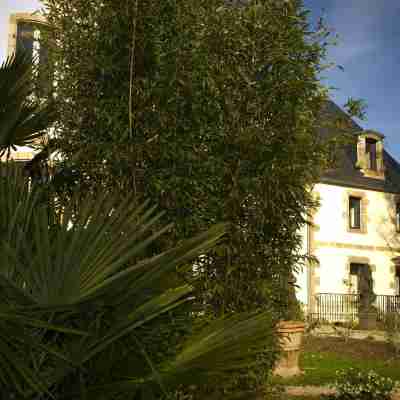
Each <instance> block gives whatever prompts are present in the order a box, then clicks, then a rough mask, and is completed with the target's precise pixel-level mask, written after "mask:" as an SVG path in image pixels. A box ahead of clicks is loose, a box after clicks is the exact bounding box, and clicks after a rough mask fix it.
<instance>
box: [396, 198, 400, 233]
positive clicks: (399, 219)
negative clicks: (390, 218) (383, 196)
mask: <svg viewBox="0 0 400 400" xmlns="http://www.w3.org/2000/svg"><path fill="white" fill-rule="evenodd" d="M396 230H397V231H398V232H400V204H399V203H397V204H396Z"/></svg>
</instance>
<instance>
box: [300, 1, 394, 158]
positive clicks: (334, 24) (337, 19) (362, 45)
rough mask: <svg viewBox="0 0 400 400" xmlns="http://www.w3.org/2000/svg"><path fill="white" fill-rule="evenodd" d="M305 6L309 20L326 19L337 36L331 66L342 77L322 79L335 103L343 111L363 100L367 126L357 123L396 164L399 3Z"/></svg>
mask: <svg viewBox="0 0 400 400" xmlns="http://www.w3.org/2000/svg"><path fill="white" fill-rule="evenodd" d="M304 5H305V7H306V8H307V9H309V10H311V16H312V19H313V20H314V19H316V18H317V17H319V16H321V15H324V16H325V21H326V23H327V25H328V27H330V28H331V29H332V30H334V32H335V33H337V34H338V35H339V44H338V46H335V47H332V48H331V50H330V51H329V60H330V61H334V62H336V63H337V64H339V65H342V66H343V67H344V72H342V71H340V70H339V69H337V68H336V69H335V70H331V71H330V72H327V73H326V74H325V75H326V77H327V80H326V83H327V84H329V85H330V86H334V87H336V88H338V89H339V90H336V91H333V92H332V98H333V100H335V101H336V103H337V104H339V105H340V106H343V104H344V103H345V102H346V100H347V98H348V97H353V98H362V99H364V100H365V101H366V103H367V106H368V108H367V120H366V121H357V122H359V123H360V125H361V126H362V127H363V128H368V129H374V130H377V131H379V132H381V133H383V134H384V135H385V136H386V142H385V146H386V148H387V149H388V150H389V152H390V153H391V154H392V155H393V156H395V157H396V158H397V159H398V160H400V135H399V132H398V130H399V128H400V112H399V111H400V104H399V103H400V76H399V67H400V47H399V43H400V24H399V22H398V21H399V17H400V1H399V0H304ZM323 9H324V11H323Z"/></svg>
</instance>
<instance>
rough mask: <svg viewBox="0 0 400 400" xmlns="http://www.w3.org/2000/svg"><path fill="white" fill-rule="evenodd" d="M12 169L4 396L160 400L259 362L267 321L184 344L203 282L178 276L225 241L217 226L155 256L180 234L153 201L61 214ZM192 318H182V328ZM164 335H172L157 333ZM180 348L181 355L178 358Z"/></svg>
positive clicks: (2, 225) (5, 213)
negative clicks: (181, 333)
mask: <svg viewBox="0 0 400 400" xmlns="http://www.w3.org/2000/svg"><path fill="white" fill-rule="evenodd" d="M12 170H13V166H12V165H11V166H8V167H7V172H8V173H7V174H5V176H3V177H1V178H0V207H1V210H2V213H1V219H0V253H1V254H2V257H1V261H0V293H1V297H2V301H1V304H0V391H1V393H7V394H9V395H11V394H12V393H14V395H15V396H16V397H17V398H28V399H47V398H56V399H58V398H60V399H71V400H72V399H104V400H106V399H107V400H110V399H120V398H121V399H122V398H123V399H130V398H131V399H137V398H142V399H151V398H161V397H162V396H164V395H165V396H166V395H167V394H168V393H170V391H171V390H173V389H175V388H176V387H178V386H179V385H180V384H196V383H201V382H203V381H204V380H208V379H209V378H210V377H211V376H213V377H215V376H219V375H224V374H225V373H229V372H230V371H232V370H234V369H237V368H242V367H243V366H244V365H250V364H255V363H257V357H256V354H257V353H258V352H259V351H260V350H261V349H262V348H264V346H265V344H266V341H267V339H268V338H266V337H265V332H266V331H268V330H267V327H268V326H269V324H270V323H271V322H270V319H269V317H268V316H267V315H265V314H261V315H254V316H251V315H248V314H246V315H237V316H235V317H234V318H231V319H226V320H221V321H216V322H215V323H212V324H211V325H210V326H208V327H206V328H205V329H203V330H201V331H200V332H198V333H197V334H196V335H194V336H193V335H188V336H187V337H186V338H185V340H183V343H181V342H182V337H180V338H179V340H178V342H176V341H174V340H175V339H174V337H175V336H176V335H175V333H176V332H174V330H175V331H176V330H178V329H180V327H182V326H184V325H185V322H184V320H185V318H186V319H187V318H189V317H190V310H191V309H190V305H191V302H192V301H193V293H192V287H191V286H190V285H189V284H187V283H184V282H181V281H179V280H177V279H171V277H173V276H174V271H175V270H176V269H177V268H178V267H179V266H185V265H188V262H189V261H190V260H193V259H194V258H195V257H196V256H198V255H199V254H204V253H205V252H207V250H209V249H210V248H212V247H213V246H214V245H215V244H216V243H217V242H218V241H219V240H220V239H221V237H222V236H223V235H224V232H225V226H224V225H217V226H214V227H213V228H211V229H210V230H209V231H207V232H205V233H202V234H200V235H198V236H197V237H194V238H192V239H188V240H187V241H186V242H184V243H182V244H180V245H179V246H177V247H175V248H173V249H170V250H167V251H165V252H163V253H161V254H158V255H156V256H154V257H152V258H147V259H145V258H144V257H143V253H144V250H145V249H146V247H147V246H149V245H150V244H151V243H152V242H153V241H154V240H156V239H157V238H158V237H159V236H160V235H162V234H165V233H166V232H168V230H169V229H170V228H171V226H170V225H168V226H165V227H163V228H161V229H159V228H155V227H156V226H159V225H158V223H159V221H160V217H161V216H162V214H161V213H157V212H156V208H155V207H154V206H153V207H150V205H149V202H146V203H144V204H142V205H141V206H139V207H137V206H136V207H135V206H133V203H134V202H132V201H131V200H132V199H126V200H125V201H123V202H120V201H119V200H118V201H116V200H115V199H116V197H115V196H113V195H110V194H107V195H103V196H101V197H99V198H96V199H93V198H87V199H85V201H83V202H82V203H80V204H82V205H81V206H80V207H79V208H78V209H77V208H76V206H75V205H71V204H66V205H64V207H63V213H62V215H60V214H56V213H55V212H54V210H53V209H52V208H51V207H50V206H49V205H47V204H43V203H41V201H40V199H41V193H40V191H41V190H43V189H42V188H33V189H30V188H28V187H27V185H26V183H25V181H24V179H23V178H22V177H21V176H19V174H18V172H12ZM182 321H183V322H182ZM163 330H165V331H166V332H169V333H170V334H169V335H166V336H162V335H161V339H160V338H159V337H158V336H157V335H158V334H159V333H160V332H162V331H163ZM171 350H173V351H171Z"/></svg>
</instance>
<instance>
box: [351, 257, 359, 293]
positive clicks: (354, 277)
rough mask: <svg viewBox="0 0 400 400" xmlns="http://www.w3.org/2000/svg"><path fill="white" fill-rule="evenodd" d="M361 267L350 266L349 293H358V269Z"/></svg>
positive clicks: (356, 265)
mask: <svg viewBox="0 0 400 400" xmlns="http://www.w3.org/2000/svg"><path fill="white" fill-rule="evenodd" d="M361 267H362V265H360V264H350V291H351V293H358V290H359V285H358V280H359V274H360V268H361Z"/></svg>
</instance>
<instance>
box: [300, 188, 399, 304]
mask: <svg viewBox="0 0 400 400" xmlns="http://www.w3.org/2000/svg"><path fill="white" fill-rule="evenodd" d="M314 194H315V195H316V196H317V197H318V198H319V199H320V203H321V205H320V208H319V209H318V211H317V212H316V213H315V214H314V217H313V221H312V223H313V226H312V227H311V228H310V229H311V232H309V233H308V234H307V228H304V230H303V237H304V249H303V251H304V252H307V248H308V251H309V253H310V254H311V255H314V256H315V257H316V258H317V260H318V262H317V263H315V264H314V265H309V266H308V267H307V268H304V269H303V271H301V272H300V273H299V274H298V275H297V283H298V286H299V288H298V290H297V297H298V299H299V300H300V301H301V302H302V303H304V304H308V305H309V306H311V307H312V304H309V303H311V302H312V297H313V296H314V295H316V294H319V293H336V294H348V293H354V288H353V287H352V286H351V284H349V283H350V282H351V276H350V265H351V264H352V263H361V264H368V265H369V266H370V268H371V271H372V278H373V285H374V286H373V289H374V292H375V294H379V295H397V294H399V293H398V283H397V282H396V280H397V279H398V277H397V276H396V265H395V263H394V261H393V259H394V258H395V257H396V256H398V254H399V253H398V251H397V250H398V248H399V247H400V237H399V233H398V232H397V227H396V204H398V202H399V196H398V195H396V194H391V193H384V192H380V191H374V190H365V189H358V188H357V189H356V188H351V187H344V186H336V185H331V184H322V183H321V184H318V185H316V186H315V188H314ZM350 196H357V197H359V198H361V199H362V202H361V203H362V206H361V214H362V218H363V224H364V226H363V229H362V230H351V229H350V228H349V197H350Z"/></svg>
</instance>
